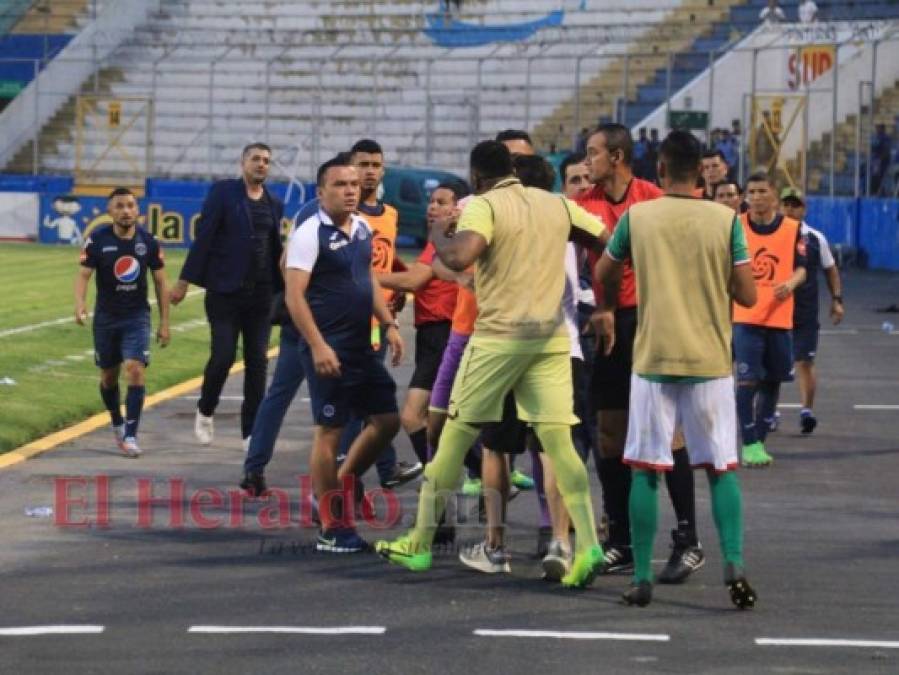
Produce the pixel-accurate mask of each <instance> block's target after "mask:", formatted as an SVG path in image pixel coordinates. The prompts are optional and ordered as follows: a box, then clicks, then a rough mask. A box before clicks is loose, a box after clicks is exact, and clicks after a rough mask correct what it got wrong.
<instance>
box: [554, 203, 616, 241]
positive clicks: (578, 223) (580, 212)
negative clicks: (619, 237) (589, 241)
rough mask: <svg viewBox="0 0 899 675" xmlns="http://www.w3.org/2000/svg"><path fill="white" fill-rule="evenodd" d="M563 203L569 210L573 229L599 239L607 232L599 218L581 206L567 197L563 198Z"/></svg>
mask: <svg viewBox="0 0 899 675" xmlns="http://www.w3.org/2000/svg"><path fill="white" fill-rule="evenodd" d="M562 202H563V203H564V204H565V208H567V209H568V216H569V217H570V218H571V224H572V226H573V227H576V228H578V229H579V230H583V231H584V232H586V233H587V234H592V235H593V236H594V237H598V236H599V235H601V234H602V233H603V231H605V230H606V224H605V223H604V222H603V221H602V218H600V217H599V216H596V215H593V214H592V213H590V212H589V211H587V210H586V209H584V208H583V207H582V206H580V205H579V204H576V203H575V202H573V201H571V200H570V199H567V198H565V197H563V198H562Z"/></svg>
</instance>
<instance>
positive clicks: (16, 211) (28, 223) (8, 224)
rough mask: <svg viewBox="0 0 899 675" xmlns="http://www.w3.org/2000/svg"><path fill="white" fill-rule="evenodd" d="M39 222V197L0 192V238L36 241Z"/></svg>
mask: <svg viewBox="0 0 899 675" xmlns="http://www.w3.org/2000/svg"><path fill="white" fill-rule="evenodd" d="M39 220H40V197H39V195H37V194H36V193H33V192H0V238H14V239H36V238H37V231H38V221H39Z"/></svg>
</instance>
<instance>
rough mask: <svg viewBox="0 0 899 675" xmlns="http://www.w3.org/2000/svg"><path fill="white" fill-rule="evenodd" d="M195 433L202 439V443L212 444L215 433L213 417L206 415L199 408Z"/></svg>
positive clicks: (195, 419) (195, 421)
mask: <svg viewBox="0 0 899 675" xmlns="http://www.w3.org/2000/svg"><path fill="white" fill-rule="evenodd" d="M194 435H195V436H196V437H197V440H198V441H200V445H210V444H211V443H212V437H213V435H214V428H213V424H212V417H211V416H210V417H206V415H204V414H202V413H201V412H200V411H199V410H198V411H197V416H196V417H195V418H194Z"/></svg>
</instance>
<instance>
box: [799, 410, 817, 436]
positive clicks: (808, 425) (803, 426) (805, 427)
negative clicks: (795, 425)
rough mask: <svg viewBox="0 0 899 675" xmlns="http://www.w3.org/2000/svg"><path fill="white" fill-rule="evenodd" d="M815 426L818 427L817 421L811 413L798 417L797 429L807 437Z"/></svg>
mask: <svg viewBox="0 0 899 675" xmlns="http://www.w3.org/2000/svg"><path fill="white" fill-rule="evenodd" d="M816 426H818V420H817V418H816V417H815V416H814V415H812V414H811V413H808V414H807V415H801V416H800V417H799V428H800V430H801V431H802V433H803V434H806V435H808V434H810V433H812V432H813V431H814V430H815V427H816Z"/></svg>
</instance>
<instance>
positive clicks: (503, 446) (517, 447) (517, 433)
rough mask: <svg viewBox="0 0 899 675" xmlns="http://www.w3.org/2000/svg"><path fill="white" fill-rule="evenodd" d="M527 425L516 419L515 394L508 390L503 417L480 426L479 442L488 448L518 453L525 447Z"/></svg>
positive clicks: (511, 453)
mask: <svg viewBox="0 0 899 675" xmlns="http://www.w3.org/2000/svg"><path fill="white" fill-rule="evenodd" d="M527 433H528V425H527V423H525V422H522V421H521V420H520V419H518V407H517V406H516V405H515V396H514V394H512V392H511V391H510V392H509V393H508V394H506V398H505V400H504V401H503V418H502V420H500V421H499V422H489V423H487V424H485V425H483V426H482V427H481V443H483V444H484V447H485V448H487V449H488V450H493V451H495V452H504V453H506V454H509V455H520V454H521V453H523V452H524V451H525V450H526V449H527V448H526V445H527V444H526V440H527Z"/></svg>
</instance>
